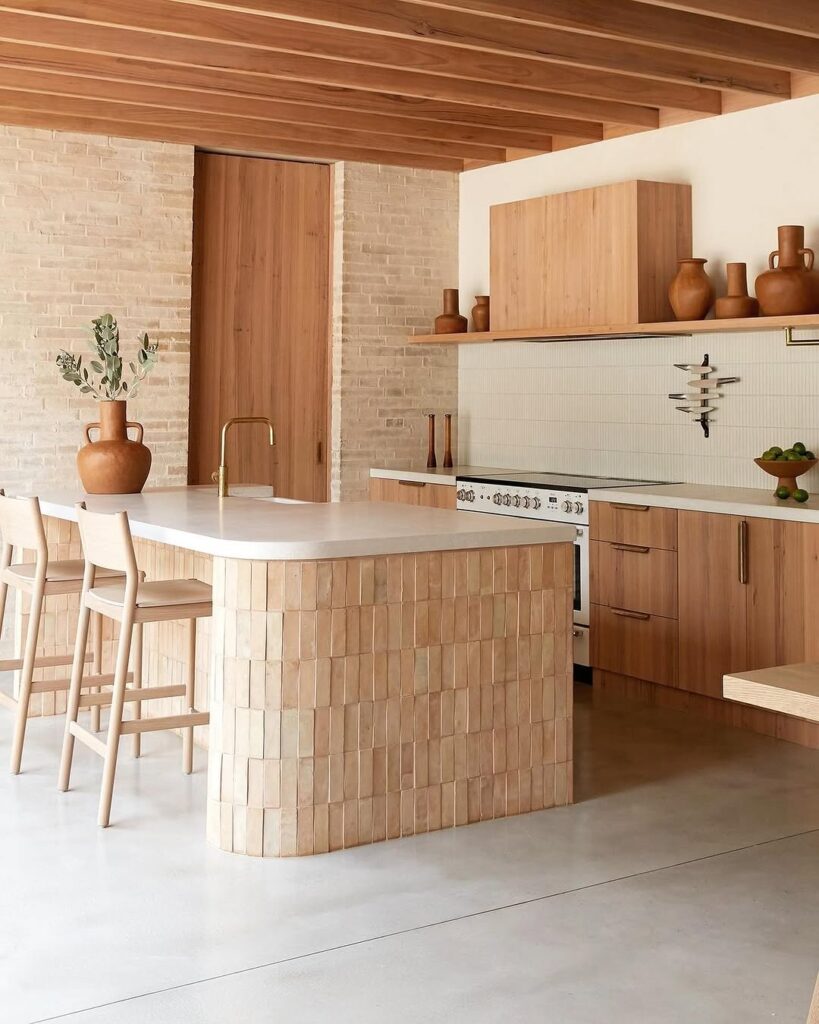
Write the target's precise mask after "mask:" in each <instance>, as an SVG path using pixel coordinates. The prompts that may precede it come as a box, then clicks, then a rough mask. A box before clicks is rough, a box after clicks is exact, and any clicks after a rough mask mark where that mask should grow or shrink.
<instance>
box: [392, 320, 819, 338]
mask: <svg viewBox="0 0 819 1024" xmlns="http://www.w3.org/2000/svg"><path fill="white" fill-rule="evenodd" d="M802 327H819V313H810V314H807V315H804V316H754V317H745V318H741V319H736V320H672V321H670V322H667V323H651V324H603V325H596V326H593V327H530V328H529V329H528V330H514V331H473V332H471V333H470V332H467V333H465V334H416V335H413V336H412V337H411V338H410V339H409V340H410V342H411V344H413V345H470V344H480V343H484V342H492V341H583V340H589V339H602V338H652V337H662V336H669V337H670V336H675V335H679V336H688V335H692V334H712V333H715V332H718V331H776V330H782V329H786V328H791V330H794V329H797V328H802ZM797 344H798V342H797Z"/></svg>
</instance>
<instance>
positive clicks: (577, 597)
mask: <svg viewBox="0 0 819 1024" xmlns="http://www.w3.org/2000/svg"><path fill="white" fill-rule="evenodd" d="M576 529H577V536H576V537H575V541H574V621H575V622H576V623H577V624H578V625H580V626H588V624H589V528H588V526H578V527H576Z"/></svg>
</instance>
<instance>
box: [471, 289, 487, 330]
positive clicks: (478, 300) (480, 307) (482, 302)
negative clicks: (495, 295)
mask: <svg viewBox="0 0 819 1024" xmlns="http://www.w3.org/2000/svg"><path fill="white" fill-rule="evenodd" d="M472 330H473V331H488V330H489V296H488V295H476V296H475V305H474V306H473V307H472Z"/></svg>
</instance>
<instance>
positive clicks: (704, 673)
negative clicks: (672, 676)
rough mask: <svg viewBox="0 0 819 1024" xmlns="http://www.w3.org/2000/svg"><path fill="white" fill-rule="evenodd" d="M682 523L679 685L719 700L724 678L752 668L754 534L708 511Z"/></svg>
mask: <svg viewBox="0 0 819 1024" xmlns="http://www.w3.org/2000/svg"><path fill="white" fill-rule="evenodd" d="M677 525H678V534H677V556H678V558H677V575H678V580H679V591H678V607H679V673H678V685H679V686H680V687H681V688H682V689H683V690H691V691H692V692H694V693H704V694H707V695H708V696H711V697H720V696H722V677H723V675H725V673H726V672H741V671H743V670H745V669H747V668H748V667H749V666H748V592H749V584H748V582H747V581H748V579H749V578H750V576H749V558H750V531H749V529H748V523H747V521H746V520H745V519H743V518H742V517H741V516H727V515H718V514H714V513H709V512H687V511H681V512H680V513H679V515H678V519H677Z"/></svg>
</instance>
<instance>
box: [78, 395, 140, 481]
mask: <svg viewBox="0 0 819 1024" xmlns="http://www.w3.org/2000/svg"><path fill="white" fill-rule="evenodd" d="M129 427H133V428H134V430H136V432H137V436H136V440H134V441H131V440H130V439H129V437H128V428H129ZM92 430H99V432H100V436H99V439H98V440H96V441H92V440H91V431H92ZM143 434H144V431H143V428H142V424H141V423H130V422H129V421H128V420H127V419H126V418H125V402H100V419H99V423H88V424H86V427H85V439H86V441H87V442H88V443H87V444H85V445H84V446H83V447H82V448H80V450H79V452H77V469H78V471H79V474H80V480H81V481H82V485H83V488H84V489H85V493H86V494H139V492H140V491H141V490H142V488H143V487H144V486H145V481H146V480H147V479H148V473H149V472H150V469H151V453H150V451H149V450H148V449H147V448H146V447H145V445H144V444H143V443H142V437H143Z"/></svg>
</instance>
